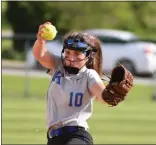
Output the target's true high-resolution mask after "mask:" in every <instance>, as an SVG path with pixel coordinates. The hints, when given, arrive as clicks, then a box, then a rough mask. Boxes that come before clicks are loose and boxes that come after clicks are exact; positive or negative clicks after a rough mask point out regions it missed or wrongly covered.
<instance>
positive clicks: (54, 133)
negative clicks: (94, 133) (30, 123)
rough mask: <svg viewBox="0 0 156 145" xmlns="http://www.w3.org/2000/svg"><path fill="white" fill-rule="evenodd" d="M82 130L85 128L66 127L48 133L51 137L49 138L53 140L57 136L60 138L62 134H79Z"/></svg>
mask: <svg viewBox="0 0 156 145" xmlns="http://www.w3.org/2000/svg"><path fill="white" fill-rule="evenodd" d="M82 128H83V127H79V126H64V127H60V128H57V129H50V130H49V131H48V136H49V138H53V137H56V136H60V135H62V134H67V133H72V132H77V131H78V130H80V129H82ZM83 129H85V128H83Z"/></svg>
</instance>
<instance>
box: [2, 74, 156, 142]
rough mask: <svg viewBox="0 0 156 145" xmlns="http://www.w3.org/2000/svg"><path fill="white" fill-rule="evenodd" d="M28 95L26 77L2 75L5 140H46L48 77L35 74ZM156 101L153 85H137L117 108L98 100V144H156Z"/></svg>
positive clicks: (94, 129)
mask: <svg viewBox="0 0 156 145" xmlns="http://www.w3.org/2000/svg"><path fill="white" fill-rule="evenodd" d="M29 83H30V94H29V96H28V97H24V87H25V78H24V77H15V76H14V77H13V76H7V75H3V76H2V144H45V143H46V129H45V127H46V123H45V103H46V99H45V95H46V89H47V87H48V83H49V79H48V78H31V79H30V80H29ZM155 107H156V102H153V101H152V100H151V87H150V86H142V85H136V86H135V87H134V88H133V89H132V91H131V92H130V93H129V95H128V97H127V100H126V101H125V102H123V103H121V104H120V105H118V106H117V107H115V108H111V107H107V106H106V105H103V104H101V103H99V102H97V101H95V102H94V113H93V116H92V117H91V119H90V120H89V121H88V123H89V126H90V133H91V134H92V136H93V138H94V143H96V144H98V143H99V144H100V143H101V144H102V143H104V144H150V143H151V144H152V143H153V144H156V109H155Z"/></svg>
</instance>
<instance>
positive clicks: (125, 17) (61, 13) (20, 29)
mask: <svg viewBox="0 0 156 145" xmlns="http://www.w3.org/2000/svg"><path fill="white" fill-rule="evenodd" d="M7 3H8V8H7V12H6V17H7V19H8V21H9V22H10V24H11V25H12V29H13V31H14V33H24V34H28V33H34V34H36V33H37V30H38V26H39V25H40V24H42V23H44V22H46V21H50V22H52V23H53V24H54V25H55V26H56V28H57V30H58V32H59V33H58V35H62V34H64V33H66V32H67V31H69V30H82V29H91V28H114V29H122V30H130V31H134V32H138V31H140V32H144V31H146V30H147V31H153V30H155V31H156V9H155V4H154V2H63V1H62V2H52V1H51V2H48V1H45V2H44V1H38V2H37V1H36V2H35V1H27V2H26V1H13V2H11V1H8V2H7ZM14 48H15V49H16V50H17V51H19V52H21V51H23V48H24V41H18V40H14Z"/></svg>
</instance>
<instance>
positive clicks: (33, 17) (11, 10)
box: [6, 1, 59, 52]
mask: <svg viewBox="0 0 156 145" xmlns="http://www.w3.org/2000/svg"><path fill="white" fill-rule="evenodd" d="M51 12H53V13H52V14H51ZM53 14H57V17H59V12H58V11H57V9H55V8H54V7H51V6H50V5H49V3H48V2H43V1H40V2H35V1H33V2H32V1H28V2H25V1H23V2H22V1H13V2H11V1H8V8H7V11H6V17H7V19H8V21H9V22H10V24H11V26H12V29H13V32H14V33H16V34H36V33H37V30H38V26H39V25H40V24H41V23H44V22H45V21H49V20H50V19H51V15H53ZM57 20H58V19H57V18H56V16H55V17H53V23H54V24H56V23H57ZM24 42H25V41H24V40H22V41H21V40H20V41H19V40H14V49H15V50H17V51H18V52H22V51H23V49H24Z"/></svg>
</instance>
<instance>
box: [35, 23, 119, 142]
mask: <svg viewBox="0 0 156 145" xmlns="http://www.w3.org/2000/svg"><path fill="white" fill-rule="evenodd" d="M48 23H49V22H48ZM45 24H47V23H45ZM45 24H42V25H41V26H40V27H39V31H38V34H37V40H36V41H35V43H34V47H33V54H34V56H35V58H36V59H37V60H38V61H39V62H40V63H41V64H42V65H43V66H44V67H45V68H47V69H48V70H49V74H50V75H51V82H50V84H49V88H48V91H47V98H46V101H47V106H46V112H47V115H46V116H47V139H48V141H47V145H70V144H83V145H84V144H93V139H92V136H91V135H90V134H89V132H88V128H89V127H88V124H87V120H88V119H89V118H90V117H91V115H92V104H93V100H94V98H95V97H97V99H98V100H100V101H101V102H103V103H108V91H107V90H106V88H105V86H104V84H103V82H102V80H101V77H102V52H101V46H100V41H99V40H98V38H96V37H94V36H92V35H89V34H87V33H78V32H69V33H68V34H66V35H65V37H64V43H63V49H62V53H61V57H59V56H55V55H52V54H50V53H49V52H48V51H47V49H46V47H45V43H46V42H45V40H43V38H42V37H41V34H42V31H41V29H42V28H43V27H44V26H45ZM56 49H57V48H56ZM108 104H109V103H108ZM117 104H118V103H117ZM117 104H116V105H117ZM114 106H115V105H114Z"/></svg>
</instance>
